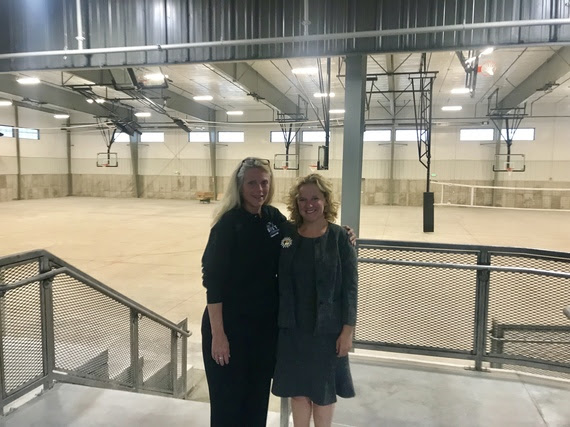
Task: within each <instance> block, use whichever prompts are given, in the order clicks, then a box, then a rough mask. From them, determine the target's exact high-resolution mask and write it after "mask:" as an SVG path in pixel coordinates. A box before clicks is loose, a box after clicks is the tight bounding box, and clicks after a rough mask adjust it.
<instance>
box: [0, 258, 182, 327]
mask: <svg viewBox="0 0 570 427" xmlns="http://www.w3.org/2000/svg"><path fill="white" fill-rule="evenodd" d="M42 256H45V257H47V258H48V259H49V260H50V262H51V263H52V264H54V265H57V267H59V268H56V269H54V270H51V271H49V272H46V273H41V274H38V275H36V276H33V277H29V278H27V279H24V280H20V281H18V282H16V283H12V284H10V285H3V286H2V284H1V283H0V292H7V291H9V290H11V289H15V288H18V287H21V286H25V285H28V284H30V283H33V282H37V281H41V280H48V279H51V278H53V277H55V276H57V275H59V274H68V275H69V276H71V277H73V278H74V279H76V280H79V281H80V282H82V283H84V284H86V285H87V286H89V287H91V288H93V289H95V290H97V291H99V292H101V293H103V294H105V295H106V296H108V297H109V298H112V299H114V300H115V301H117V302H119V303H121V304H123V305H125V306H127V307H129V308H131V309H133V310H136V311H137V312H139V313H140V314H142V315H144V316H146V317H148V318H149V319H152V320H154V321H155V322H157V323H160V324H161V325H163V326H165V327H167V328H169V329H171V330H173V331H175V332H177V333H179V334H181V335H183V336H185V337H189V336H191V335H192V333H191V332H190V331H186V330H184V329H181V328H179V327H178V326H177V325H176V324H175V323H173V322H171V321H170V320H168V319H166V318H164V317H162V316H161V315H159V314H157V313H155V312H153V311H152V310H149V309H148V308H146V307H144V306H142V305H140V304H139V303H137V302H136V301H133V300H132V299H130V298H128V297H126V296H124V295H122V294H120V293H119V292H117V291H115V290H114V289H112V288H110V287H109V286H106V285H105V284H103V283H101V282H100V281H98V280H97V279H95V278H93V277H91V276H89V275H87V274H85V273H82V272H80V271H79V270H78V269H76V268H75V267H73V266H72V265H71V264H69V263H67V262H65V261H63V260H62V259H61V258H59V257H57V256H55V255H53V254H52V253H50V252H49V251H46V250H44V249H39V250H34V251H30V252H25V253H21V254H17V255H12V256H9V257H0V261H2V259H3V258H4V259H9V260H16V259H17V260H20V261H27V260H32V259H36V258H40V257H42Z"/></svg>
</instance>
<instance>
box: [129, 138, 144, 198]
mask: <svg viewBox="0 0 570 427" xmlns="http://www.w3.org/2000/svg"><path fill="white" fill-rule="evenodd" d="M140 142H141V134H140V133H137V132H135V134H134V135H133V136H131V137H130V143H129V147H130V148H131V167H132V170H133V196H134V197H136V198H137V199H138V198H140V197H141V194H142V191H141V182H140V175H139V144H140Z"/></svg>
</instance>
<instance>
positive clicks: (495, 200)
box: [432, 181, 570, 211]
mask: <svg viewBox="0 0 570 427" xmlns="http://www.w3.org/2000/svg"><path fill="white" fill-rule="evenodd" d="M432 184H433V191H434V202H435V203H434V204H435V205H436V206H467V207H479V208H503V209H538V210H564V211H570V188H552V187H550V188H534V187H533V188H529V187H499V186H488V185H469V184H456V183H451V182H439V181H432Z"/></svg>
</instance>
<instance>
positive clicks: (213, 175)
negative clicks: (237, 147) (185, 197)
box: [208, 112, 218, 200]
mask: <svg viewBox="0 0 570 427" xmlns="http://www.w3.org/2000/svg"><path fill="white" fill-rule="evenodd" d="M215 121H216V113H215V112H211V113H210V122H215ZM208 132H209V133H210V144H209V146H210V189H211V190H212V191H213V192H214V200H218V176H217V175H218V171H217V168H216V165H217V152H216V149H217V147H216V141H217V135H218V133H217V132H216V128H215V127H214V126H212V125H210V128H209V130H208Z"/></svg>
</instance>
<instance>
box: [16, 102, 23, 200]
mask: <svg viewBox="0 0 570 427" xmlns="http://www.w3.org/2000/svg"><path fill="white" fill-rule="evenodd" d="M14 132H15V135H14V136H15V137H16V165H17V168H18V169H17V173H18V175H17V176H16V186H17V187H16V200H22V152H21V150H20V116H19V114H18V106H17V105H15V106H14Z"/></svg>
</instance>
